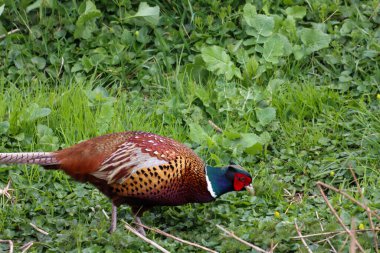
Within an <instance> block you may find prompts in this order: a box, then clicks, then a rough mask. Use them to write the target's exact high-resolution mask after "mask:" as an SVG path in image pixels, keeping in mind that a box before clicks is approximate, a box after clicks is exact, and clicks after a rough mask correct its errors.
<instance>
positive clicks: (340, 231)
mask: <svg viewBox="0 0 380 253" xmlns="http://www.w3.org/2000/svg"><path fill="white" fill-rule="evenodd" d="M354 231H355V232H356V233H358V232H368V231H372V229H356V230H354ZM375 231H380V228H375ZM344 233H346V231H344V230H339V231H331V232H323V233H316V234H310V235H303V236H294V237H290V239H301V238H310V237H317V236H323V235H334V236H335V235H338V234H344Z"/></svg>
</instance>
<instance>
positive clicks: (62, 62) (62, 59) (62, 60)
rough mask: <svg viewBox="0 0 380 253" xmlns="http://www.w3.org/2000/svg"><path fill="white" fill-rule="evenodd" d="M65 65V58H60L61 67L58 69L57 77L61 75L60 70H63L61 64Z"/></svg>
mask: <svg viewBox="0 0 380 253" xmlns="http://www.w3.org/2000/svg"><path fill="white" fill-rule="evenodd" d="M64 63H65V58H63V56H62V58H61V66H60V67H59V72H58V75H57V76H60V75H61V73H62V68H63V64H64Z"/></svg>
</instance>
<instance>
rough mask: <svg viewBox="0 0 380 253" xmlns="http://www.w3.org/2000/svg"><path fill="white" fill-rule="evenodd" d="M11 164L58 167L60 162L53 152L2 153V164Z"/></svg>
mask: <svg viewBox="0 0 380 253" xmlns="http://www.w3.org/2000/svg"><path fill="white" fill-rule="evenodd" d="M11 163H24V164H25V163H28V164H39V165H56V164H58V160H57V159H56V157H55V154H54V153H53V152H27V153H0V164H11Z"/></svg>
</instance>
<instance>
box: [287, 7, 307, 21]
mask: <svg viewBox="0 0 380 253" xmlns="http://www.w3.org/2000/svg"><path fill="white" fill-rule="evenodd" d="M285 12H286V15H288V16H292V17H294V18H295V19H297V18H298V19H302V18H303V17H305V15H306V8H305V7H304V6H298V5H295V6H292V7H288V8H286V10H285Z"/></svg>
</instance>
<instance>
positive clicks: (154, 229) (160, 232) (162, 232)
mask: <svg viewBox="0 0 380 253" xmlns="http://www.w3.org/2000/svg"><path fill="white" fill-rule="evenodd" d="M139 225H140V226H142V227H144V228H146V229H149V230H151V231H153V232H156V233H158V234H161V235H164V236H166V237H169V238H172V239H173V240H176V241H178V242H182V243H184V244H188V245H191V246H194V247H197V248H200V249H202V250H204V251H207V252H212V253H218V252H217V251H215V250H212V249H209V248H207V247H204V246H202V245H199V244H197V243H194V242H189V241H187V240H184V239H181V238H179V237H176V236H174V235H171V234H169V233H166V232H164V231H162V230H160V229H158V228H151V227H148V226H146V225H144V224H139Z"/></svg>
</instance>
